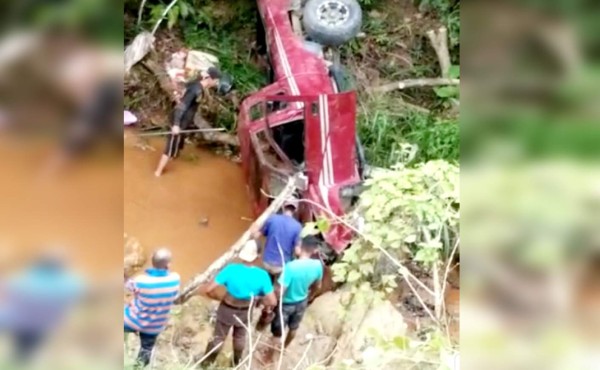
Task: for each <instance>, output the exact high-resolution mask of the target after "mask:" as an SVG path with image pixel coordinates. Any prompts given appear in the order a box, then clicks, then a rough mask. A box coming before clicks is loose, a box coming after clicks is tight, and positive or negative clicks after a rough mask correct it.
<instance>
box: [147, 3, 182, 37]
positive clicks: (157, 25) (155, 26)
mask: <svg viewBox="0 0 600 370" xmlns="http://www.w3.org/2000/svg"><path fill="white" fill-rule="evenodd" d="M177 1H178V0H173V1H171V3H170V4H169V5H167V7H166V8H165V11H164V12H163V13H162V15H161V16H160V19H159V20H158V22H156V24H155V25H154V28H153V29H152V35H154V34H155V33H156V31H157V30H158V27H159V26H160V24H161V23H162V21H163V19H165V17H166V16H167V14H168V13H169V11H171V8H173V7H174V6H175V4H177Z"/></svg>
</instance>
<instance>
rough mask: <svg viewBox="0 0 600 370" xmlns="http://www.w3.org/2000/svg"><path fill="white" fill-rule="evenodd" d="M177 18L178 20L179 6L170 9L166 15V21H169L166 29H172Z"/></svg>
mask: <svg viewBox="0 0 600 370" xmlns="http://www.w3.org/2000/svg"><path fill="white" fill-rule="evenodd" d="M177 18H179V6H174V7H173V8H171V11H169V14H168V15H167V19H168V20H169V22H168V23H167V27H168V28H169V29H172V28H173V26H174V25H175V23H177Z"/></svg>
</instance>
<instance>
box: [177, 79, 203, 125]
mask: <svg viewBox="0 0 600 370" xmlns="http://www.w3.org/2000/svg"><path fill="white" fill-rule="evenodd" d="M197 98H198V89H197V88H195V86H193V85H192V86H189V87H188V88H187V89H186V90H185V94H184V95H183V98H182V99H181V101H180V102H179V104H177V106H176V107H175V114H174V115H173V127H180V126H181V120H182V119H183V116H184V114H185V112H186V111H187V110H188V109H190V107H191V106H192V104H193V103H194V102H195V101H196V99H197Z"/></svg>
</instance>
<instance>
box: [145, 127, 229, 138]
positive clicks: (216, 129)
mask: <svg viewBox="0 0 600 370" xmlns="http://www.w3.org/2000/svg"><path fill="white" fill-rule="evenodd" d="M220 131H225V129H224V128H199V129H194V130H181V131H179V133H180V134H189V133H192V132H220ZM171 134H172V132H171V131H161V132H149V133H144V134H137V136H140V137H146V136H165V135H171Z"/></svg>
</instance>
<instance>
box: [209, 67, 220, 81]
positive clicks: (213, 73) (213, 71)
mask: <svg viewBox="0 0 600 370" xmlns="http://www.w3.org/2000/svg"><path fill="white" fill-rule="evenodd" d="M206 73H207V74H208V76H209V77H210V78H212V79H213V80H218V79H220V78H221V71H219V69H218V68H217V67H209V68H208V69H207V70H206Z"/></svg>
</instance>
